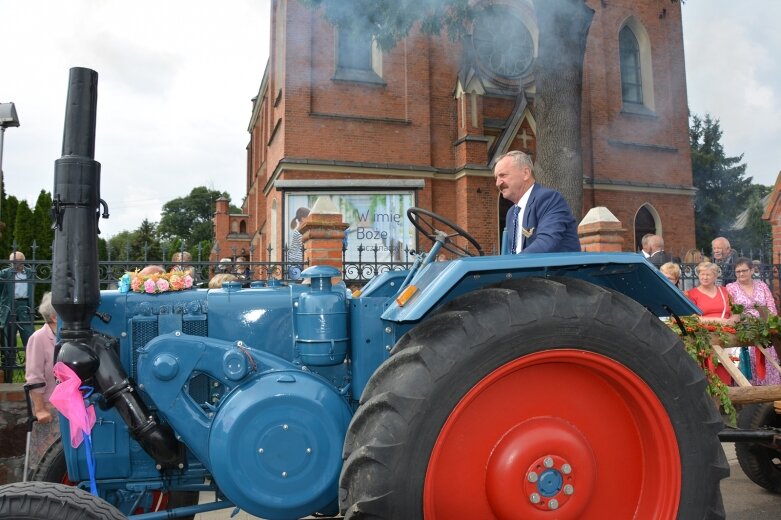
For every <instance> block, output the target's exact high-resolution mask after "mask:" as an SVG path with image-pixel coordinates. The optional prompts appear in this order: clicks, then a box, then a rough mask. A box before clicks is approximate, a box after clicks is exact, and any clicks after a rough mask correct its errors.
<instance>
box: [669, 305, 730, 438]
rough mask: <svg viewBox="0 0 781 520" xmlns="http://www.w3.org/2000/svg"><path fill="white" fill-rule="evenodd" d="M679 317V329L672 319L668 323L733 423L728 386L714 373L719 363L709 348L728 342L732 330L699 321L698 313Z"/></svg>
mask: <svg viewBox="0 0 781 520" xmlns="http://www.w3.org/2000/svg"><path fill="white" fill-rule="evenodd" d="M680 319H681V323H682V324H683V327H684V330H683V331H682V330H681V328H680V327H679V326H678V323H677V322H675V321H673V320H670V321H669V322H668V325H669V326H670V328H671V329H672V330H673V331H674V332H676V333H677V334H678V335H679V336H681V341H683V345H684V348H686V352H687V353H688V354H689V356H690V357H691V358H692V359H693V360H694V361H695V363H697V364H698V365H699V366H700V368H702V370H703V372H704V374H705V379H706V381H707V382H708V386H707V390H708V393H709V394H710V395H711V396H713V398H714V399H715V400H717V401H718V403H719V404H720V405H721V407H722V408H723V409H724V413H725V414H726V415H727V416H728V417H729V418H730V423H731V424H735V416H736V411H735V406H734V405H733V404H732V401H731V400H730V398H729V388H728V387H727V385H725V384H724V382H723V381H722V380H721V379H720V378H719V376H718V375H716V367H718V366H719V365H720V364H721V362H720V361H719V358H718V356H716V353H715V352H714V350H713V347H712V345H713V343H714V342H720V343H722V344H726V343H728V342H729V341H730V340H729V338H728V335H729V334H731V335H733V336H734V334H735V329H732V328H731V327H722V326H721V325H712V324H706V323H703V322H701V321H700V319H699V317H698V316H683V317H681V318H680Z"/></svg>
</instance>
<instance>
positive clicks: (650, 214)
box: [635, 204, 661, 251]
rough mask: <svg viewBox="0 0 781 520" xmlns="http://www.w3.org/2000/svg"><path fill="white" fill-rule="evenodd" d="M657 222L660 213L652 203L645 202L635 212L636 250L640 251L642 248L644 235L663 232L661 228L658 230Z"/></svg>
mask: <svg viewBox="0 0 781 520" xmlns="http://www.w3.org/2000/svg"><path fill="white" fill-rule="evenodd" d="M657 222H658V214H657V213H656V209H654V207H653V206H651V205H650V204H644V205H643V206H642V207H641V208H640V209H639V210H637V213H636V214H635V251H640V249H641V248H642V246H641V244H640V243H641V241H642V240H643V236H644V235H647V234H649V233H653V234H657V233H661V230H658V231H657V225H656V223H657Z"/></svg>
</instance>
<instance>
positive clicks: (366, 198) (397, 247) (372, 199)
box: [285, 191, 415, 262]
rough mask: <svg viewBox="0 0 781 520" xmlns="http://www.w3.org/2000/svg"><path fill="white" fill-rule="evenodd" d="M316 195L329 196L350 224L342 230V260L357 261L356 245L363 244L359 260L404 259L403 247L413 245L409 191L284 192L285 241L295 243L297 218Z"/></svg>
mask: <svg viewBox="0 0 781 520" xmlns="http://www.w3.org/2000/svg"><path fill="white" fill-rule="evenodd" d="M319 197H327V198H329V199H331V202H333V204H334V206H335V207H336V208H337V209H338V210H339V211H340V212H341V214H342V219H343V221H344V222H346V223H347V224H349V225H350V227H349V228H347V230H346V231H345V237H344V240H345V246H346V252H345V260H346V261H347V262H357V261H358V254H359V251H358V247H359V246H363V253H361V261H363V262H370V261H374V260H375V259H374V251H375V247H376V250H377V261H378V262H391V261H393V262H403V261H405V260H407V258H406V253H405V251H404V249H405V247H406V248H409V249H414V248H415V228H414V227H413V226H412V224H410V221H409V220H408V219H407V209H408V208H411V207H412V206H413V205H414V200H415V198H414V193H413V192H412V191H397V192H390V193H377V192H342V193H332V192H312V193H301V192H295V193H287V194H286V202H285V223H286V226H285V236H286V237H287V244H288V245H290V244H295V243H296V240H295V239H293V238H294V237H293V235H294V234H295V231H296V229H297V226H298V225H299V220H300V219H299V218H298V217H302V216H304V215H306V214H307V213H308V211H307V210H308V209H310V208H312V206H314V204H315V201H317V199H318V198H319Z"/></svg>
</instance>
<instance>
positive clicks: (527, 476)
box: [526, 471, 539, 482]
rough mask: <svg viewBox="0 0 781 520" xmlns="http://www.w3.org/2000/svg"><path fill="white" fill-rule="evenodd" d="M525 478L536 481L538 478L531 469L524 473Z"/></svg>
mask: <svg viewBox="0 0 781 520" xmlns="http://www.w3.org/2000/svg"><path fill="white" fill-rule="evenodd" d="M526 478H528V479H529V482H537V479H538V478H539V477H538V476H537V474H536V473H535V472H533V471H530V472H529V474H528V475H526Z"/></svg>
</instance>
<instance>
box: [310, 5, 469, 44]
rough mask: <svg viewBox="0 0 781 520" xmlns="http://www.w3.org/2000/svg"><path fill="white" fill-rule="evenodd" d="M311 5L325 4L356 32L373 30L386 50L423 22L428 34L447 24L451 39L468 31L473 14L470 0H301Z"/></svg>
mask: <svg viewBox="0 0 781 520" xmlns="http://www.w3.org/2000/svg"><path fill="white" fill-rule="evenodd" d="M302 2H303V4H304V5H306V6H308V7H312V8H314V7H322V8H323V11H324V14H325V18H326V20H328V21H329V22H331V23H332V24H333V25H335V26H337V27H340V28H343V29H347V30H350V31H353V32H355V33H364V34H365V33H366V32H369V33H370V34H372V35H373V36H374V37H375V38H376V40H377V44H378V45H379V47H380V48H381V49H383V50H390V49H392V48H393V47H394V46H395V45H396V43H397V42H398V41H399V40H401V39H403V38H404V37H405V36H407V34H409V31H410V29H411V28H412V26H413V25H415V23H417V22H420V25H421V29H422V30H423V32H424V33H426V34H439V33H440V31H441V30H442V29H443V28H444V29H445V30H446V31H447V34H448V36H449V37H450V39H451V40H457V39H461V38H462V37H463V36H464V35H466V34H467V24H468V22H469V21H471V20H472V18H473V16H474V7H473V6H470V5H469V0H302Z"/></svg>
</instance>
